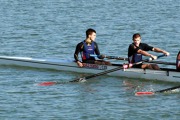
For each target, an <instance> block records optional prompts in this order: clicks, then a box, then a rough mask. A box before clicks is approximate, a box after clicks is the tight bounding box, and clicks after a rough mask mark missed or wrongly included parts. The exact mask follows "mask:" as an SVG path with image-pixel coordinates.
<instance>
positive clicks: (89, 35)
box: [86, 28, 96, 41]
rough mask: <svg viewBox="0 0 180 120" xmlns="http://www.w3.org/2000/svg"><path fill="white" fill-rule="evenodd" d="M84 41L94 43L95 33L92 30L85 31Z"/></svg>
mask: <svg viewBox="0 0 180 120" xmlns="http://www.w3.org/2000/svg"><path fill="white" fill-rule="evenodd" d="M86 39H90V40H92V41H94V40H95V39H96V31H95V30H94V29H92V28H89V29H87V30H86Z"/></svg>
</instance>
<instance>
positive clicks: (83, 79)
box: [38, 54, 165, 86]
mask: <svg viewBox="0 0 180 120" xmlns="http://www.w3.org/2000/svg"><path fill="white" fill-rule="evenodd" d="M163 56H165V55H164V54H163V55H160V56H158V57H157V58H160V57H163ZM151 60H152V58H149V59H145V60H142V61H140V62H137V63H133V64H124V65H123V67H117V68H113V69H110V70H106V71H104V72H100V73H97V74H93V75H90V76H86V77H84V78H77V79H74V80H71V81H69V82H83V81H86V80H87V79H90V78H93V77H97V76H100V75H104V74H107V73H111V72H114V71H118V70H121V69H127V68H129V67H132V66H133V65H138V64H141V63H143V62H148V61H151ZM57 83H58V82H42V83H39V84H38V85H39V86H50V85H54V84H57ZM62 83H65V82H61V84H62Z"/></svg>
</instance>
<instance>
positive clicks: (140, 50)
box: [128, 33, 169, 70]
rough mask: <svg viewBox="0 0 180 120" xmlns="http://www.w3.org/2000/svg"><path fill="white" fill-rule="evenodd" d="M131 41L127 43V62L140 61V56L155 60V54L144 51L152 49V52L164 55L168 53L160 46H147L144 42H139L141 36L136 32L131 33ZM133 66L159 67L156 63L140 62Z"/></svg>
mask: <svg viewBox="0 0 180 120" xmlns="http://www.w3.org/2000/svg"><path fill="white" fill-rule="evenodd" d="M132 39H133V43H132V44H130V45H129V48H128V60H129V63H136V62H140V61H142V56H143V55H144V56H149V57H151V58H152V59H154V60H156V59H157V56H154V55H152V54H150V53H148V52H146V51H154V52H160V53H163V54H165V55H167V56H168V55H169V52H167V51H165V50H161V49H160V48H155V47H152V46H149V45H148V44H146V43H141V36H140V34H139V33H136V34H134V35H133V38H132ZM133 67H137V68H143V69H145V68H148V69H156V70H158V69H160V68H159V66H158V65H157V64H144V63H143V64H140V65H135V66H133Z"/></svg>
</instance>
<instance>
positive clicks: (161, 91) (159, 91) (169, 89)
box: [155, 85, 180, 93]
mask: <svg viewBox="0 0 180 120" xmlns="http://www.w3.org/2000/svg"><path fill="white" fill-rule="evenodd" d="M178 88H180V85H179V86H175V87H171V88H167V89H163V90H158V91H155V93H163V92H168V91H171V90H175V89H178Z"/></svg>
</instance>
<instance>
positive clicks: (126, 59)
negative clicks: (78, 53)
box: [90, 54, 128, 61]
mask: <svg viewBox="0 0 180 120" xmlns="http://www.w3.org/2000/svg"><path fill="white" fill-rule="evenodd" d="M90 56H91V57H101V55H94V54H90ZM104 57H105V58H107V59H116V60H125V61H128V58H123V57H118V56H106V55H105V56H104Z"/></svg>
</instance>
